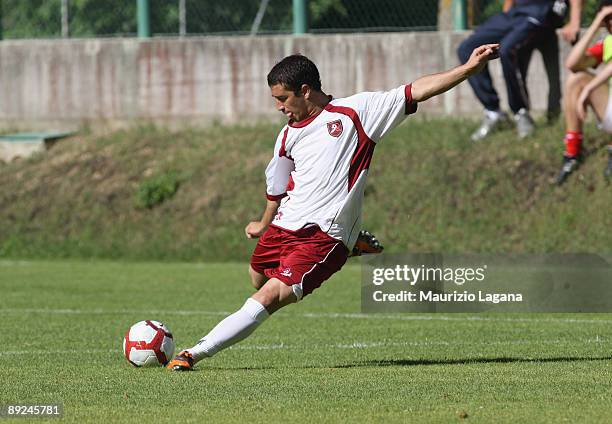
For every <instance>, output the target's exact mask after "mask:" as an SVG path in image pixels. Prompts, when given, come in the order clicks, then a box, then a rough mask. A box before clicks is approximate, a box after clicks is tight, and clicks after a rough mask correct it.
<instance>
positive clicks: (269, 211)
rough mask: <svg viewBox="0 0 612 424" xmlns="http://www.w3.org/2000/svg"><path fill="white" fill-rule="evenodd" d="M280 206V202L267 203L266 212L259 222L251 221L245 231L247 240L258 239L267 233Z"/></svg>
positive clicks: (269, 201)
mask: <svg viewBox="0 0 612 424" xmlns="http://www.w3.org/2000/svg"><path fill="white" fill-rule="evenodd" d="M279 206H280V200H268V201H267V203H266V210H265V211H264V213H263V216H262V217H261V220H259V221H251V222H249V223H248V225H247V226H246V227H245V229H244V233H245V234H246V236H247V238H257V237H260V236H261V235H262V234H263V233H265V232H266V230H267V229H268V226H269V225H270V223H272V221H273V220H274V216H275V215H276V211H277V210H278V207H279Z"/></svg>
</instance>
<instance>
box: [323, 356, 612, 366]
mask: <svg viewBox="0 0 612 424" xmlns="http://www.w3.org/2000/svg"><path fill="white" fill-rule="evenodd" d="M609 360H612V356H603V357H581V356H578V357H571V356H560V357H553V358H511V357H499V358H468V359H382V360H369V361H362V362H358V363H355V364H346V365H338V366H336V367H335V368H354V367H407V366H418V365H466V364H496V363H501V364H506V363H515V362H519V363H520V362H523V363H546V362H582V361H609Z"/></svg>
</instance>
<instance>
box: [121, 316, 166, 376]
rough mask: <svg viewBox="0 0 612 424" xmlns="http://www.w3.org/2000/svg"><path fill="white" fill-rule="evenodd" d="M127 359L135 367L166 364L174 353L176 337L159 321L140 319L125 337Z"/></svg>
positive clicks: (124, 345)
mask: <svg viewBox="0 0 612 424" xmlns="http://www.w3.org/2000/svg"><path fill="white" fill-rule="evenodd" d="M123 354H124V355H125V359H127V360H128V362H129V363H130V364H132V365H134V366H135V367H151V366H159V365H166V364H167V363H168V361H169V360H170V359H171V358H172V355H174V339H173V338H172V333H170V330H169V329H168V327H166V326H165V325H164V324H162V323H161V322H159V321H150V320H146V321H140V322H137V323H136V324H134V325H132V326H131V327H130V329H129V330H128V331H127V332H126V333H125V337H124V338H123Z"/></svg>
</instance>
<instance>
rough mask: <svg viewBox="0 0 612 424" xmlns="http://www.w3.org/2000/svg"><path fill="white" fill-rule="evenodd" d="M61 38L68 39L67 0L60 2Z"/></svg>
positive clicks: (68, 16) (68, 17)
mask: <svg viewBox="0 0 612 424" xmlns="http://www.w3.org/2000/svg"><path fill="white" fill-rule="evenodd" d="M61 10H62V38H68V37H70V15H69V13H70V12H69V10H68V0H62V7H61Z"/></svg>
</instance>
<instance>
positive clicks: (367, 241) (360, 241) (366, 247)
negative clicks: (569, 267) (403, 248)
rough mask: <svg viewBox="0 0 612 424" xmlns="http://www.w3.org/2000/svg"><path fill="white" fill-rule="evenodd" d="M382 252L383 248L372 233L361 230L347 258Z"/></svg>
mask: <svg viewBox="0 0 612 424" xmlns="http://www.w3.org/2000/svg"><path fill="white" fill-rule="evenodd" d="M383 250H384V247H383V246H382V244H380V242H379V241H378V240H377V239H376V237H374V235H373V234H372V233H370V232H369V231H366V230H361V231H360V232H359V237H357V242H356V243H355V247H353V251H352V252H351V254H350V255H349V256H361V255H363V254H372V253H374V254H376V253H381V252H382V251H383Z"/></svg>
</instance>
